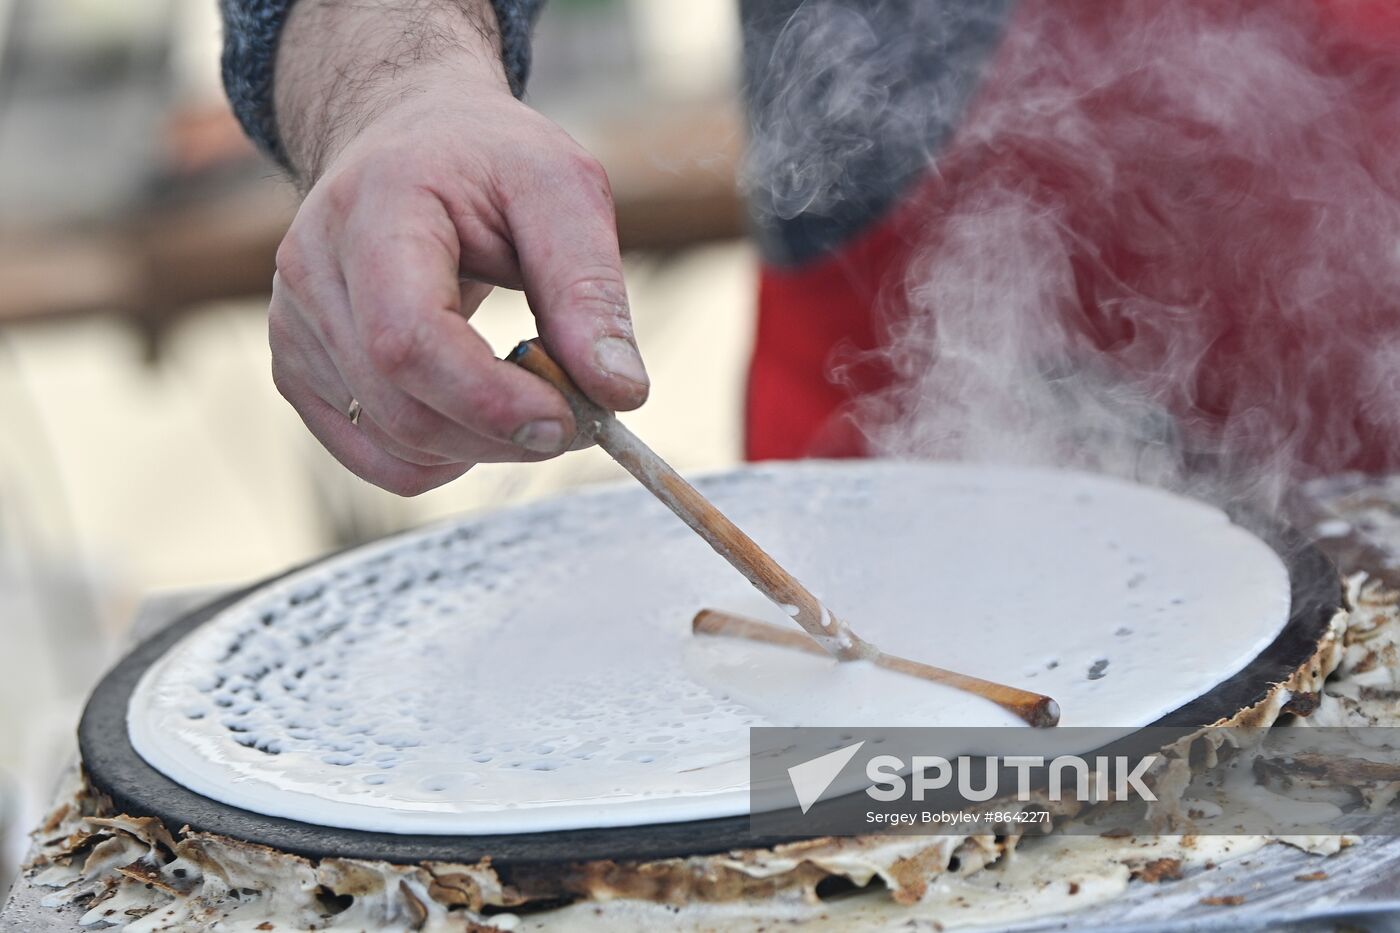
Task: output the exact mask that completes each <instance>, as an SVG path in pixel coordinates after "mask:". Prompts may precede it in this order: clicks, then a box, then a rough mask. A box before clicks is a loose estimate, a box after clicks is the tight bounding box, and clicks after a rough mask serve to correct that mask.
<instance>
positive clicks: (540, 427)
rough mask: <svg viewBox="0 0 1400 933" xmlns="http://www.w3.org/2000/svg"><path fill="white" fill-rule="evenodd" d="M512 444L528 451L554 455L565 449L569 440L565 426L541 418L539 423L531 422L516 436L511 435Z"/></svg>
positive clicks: (552, 420)
mask: <svg viewBox="0 0 1400 933" xmlns="http://www.w3.org/2000/svg"><path fill="white" fill-rule="evenodd" d="M510 440H511V443H513V444H515V445H516V446H518V447H524V448H525V449H526V450H533V451H536V452H538V453H542V454H552V453H554V452H555V451H557V450H561V449H562V448H563V447H564V442H565V440H567V438H565V437H564V426H563V425H562V424H560V423H559V422H558V421H555V420H554V419H552V418H541V419H540V420H539V421H531V422H529V423H528V424H522V425H521V426H520V428H519V429H518V430H516V432H515V433H514V434H512V435H511V438H510Z"/></svg>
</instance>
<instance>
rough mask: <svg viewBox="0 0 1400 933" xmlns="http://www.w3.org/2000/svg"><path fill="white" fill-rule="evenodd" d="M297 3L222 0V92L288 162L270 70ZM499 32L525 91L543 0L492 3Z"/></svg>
mask: <svg viewBox="0 0 1400 933" xmlns="http://www.w3.org/2000/svg"><path fill="white" fill-rule="evenodd" d="M294 2H296V0H219V8H220V9H221V10H222V12H223V16H224V55H223V74H224V89H225V90H226V91H227V92H228V99H229V102H230V103H232V104H233V112H234V113H235V114H237V115H238V120H239V122H241V123H242V124H243V129H244V130H246V131H247V133H248V135H249V136H251V137H252V138H253V141H254V142H256V143H257V144H258V146H259V147H261V148H262V149H263V150H264V151H265V152H267V153H268V154H269V155H271V156H272V157H273V158H275V159H276V160H277V161H278V162H281V163H282V164H283V165H286V163H287V154H286V151H285V150H284V149H283V148H282V141H281V140H280V139H278V138H277V120H276V117H275V116H274V114H273V112H272V67H273V63H274V61H275V60H276V58H277V37H278V36H279V35H280V34H281V32H282V24H283V22H285V21H286V19H287V11H288V10H290V9H291V6H292V4H293V3H294ZM491 6H492V7H494V8H495V10H496V22H497V24H498V25H499V27H500V31H501V53H502V59H503V63H504V65H505V70H506V79H507V80H508V81H509V82H510V89H511V92H512V93H514V94H515V96H516V97H519V96H520V95H521V94H523V93H524V92H525V81H526V79H527V78H528V77H529V75H530V30H531V29H532V28H533V27H534V25H535V18H536V17H538V16H539V13H540V9H541V8H542V7H543V6H544V0H491Z"/></svg>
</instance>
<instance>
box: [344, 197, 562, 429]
mask: <svg viewBox="0 0 1400 933" xmlns="http://www.w3.org/2000/svg"><path fill="white" fill-rule="evenodd" d="M387 189H388V186H385V187H383V188H380V189H379V193H377V194H370V195H369V196H367V197H366V198H365V199H364V200H362V201H361V202H360V203H359V204H358V205H357V207H356V209H355V210H354V211H353V212H352V214H351V217H350V218H349V220H348V222H347V224H346V227H345V229H344V230H343V232H342V233H341V235H340V237H339V238H338V239H339V248H338V250H337V253H338V259H339V261H340V264H341V269H342V273H343V275H344V278H345V284H346V289H347V292H348V295H349V298H350V305H351V313H352V316H353V317H354V320H355V326H356V330H357V333H358V335H359V342H360V345H361V346H362V347H363V350H364V353H365V355H366V357H367V359H368V362H369V364H370V366H371V367H373V369H374V371H375V372H376V373H377V374H378V375H379V376H380V377H382V378H384V379H387V380H389V381H391V382H393V383H394V384H395V385H397V386H399V387H400V388H402V389H403V390H404V391H405V392H407V393H408V394H410V395H412V396H413V397H415V398H417V399H419V400H420V401H422V402H423V403H424V404H425V405H427V406H428V407H430V408H432V409H434V410H436V411H438V412H440V413H441V414H442V415H444V416H445V417H447V418H448V419H449V420H451V421H453V422H455V423H457V424H460V425H462V426H463V427H464V428H465V429H467V430H470V431H472V432H475V433H478V434H480V435H483V436H485V437H489V438H493V439H496V440H501V441H507V442H511V443H515V444H517V445H519V446H522V447H526V448H527V449H530V450H535V451H545V452H557V451H560V450H563V449H564V447H565V446H566V445H567V443H568V441H569V439H570V438H572V437H573V434H574V423H573V415H572V413H571V412H570V410H569V407H568V404H567V403H566V402H565V401H564V399H563V397H562V396H561V395H559V393H558V392H556V391H555V390H554V389H553V388H551V387H550V386H549V385H548V384H547V383H545V382H544V381H543V380H541V379H538V378H537V377H535V376H532V375H530V374H529V373H526V372H523V371H522V370H520V369H519V368H518V367H515V366H512V365H510V364H509V363H506V362H504V361H502V360H499V359H497V358H496V355H495V353H494V352H492V350H491V347H490V346H489V345H488V344H487V343H486V341H485V340H483V339H482V337H481V336H480V335H479V334H478V333H477V332H476V331H475V330H473V329H472V327H471V325H470V324H469V323H468V322H467V320H466V319H465V318H464V317H463V316H462V315H461V314H460V313H459V312H460V310H461V289H460V283H459V281H458V268H459V266H460V257H459V250H460V246H459V245H458V241H457V233H456V230H455V228H454V226H453V224H452V222H451V219H450V218H449V216H448V214H447V210H446V208H445V207H444V205H443V204H442V202H441V201H440V200H438V198H437V197H436V196H434V195H433V194H432V193H431V192H428V191H425V190H423V189H422V188H417V187H412V188H409V189H408V190H406V191H405V190H395V191H393V193H392V194H390V193H389V191H388V190H387Z"/></svg>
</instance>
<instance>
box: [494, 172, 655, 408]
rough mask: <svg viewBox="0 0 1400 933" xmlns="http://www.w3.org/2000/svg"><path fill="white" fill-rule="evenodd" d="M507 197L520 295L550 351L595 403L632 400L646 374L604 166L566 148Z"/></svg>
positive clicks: (635, 402) (641, 395) (645, 386)
mask: <svg viewBox="0 0 1400 933" xmlns="http://www.w3.org/2000/svg"><path fill="white" fill-rule="evenodd" d="M507 203H508V206H507V208H506V222H507V224H508V225H509V226H510V232H511V237H512V239H513V241H514V243H515V249H516V253H517V255H518V256H519V258H520V272H521V277H522V279H523V280H524V284H525V295H526V297H527V298H528V299H529V302H530V308H531V310H532V311H533V312H534V314H535V319H536V322H537V325H538V327H539V332H540V338H541V339H542V340H543V341H544V345H545V347H546V348H547V349H548V350H549V353H550V355H551V356H553V357H554V359H555V360H557V361H558V362H559V365H560V366H562V367H564V370H565V371H566V372H568V374H569V376H570V377H571V378H572V379H573V380H574V382H575V383H576V384H577V385H578V387H579V388H580V389H582V390H583V392H584V394H586V395H587V396H588V397H589V398H591V399H592V400H593V401H595V402H597V403H598V404H599V405H602V406H603V407H605V408H608V409H611V410H613V411H630V410H631V409H634V408H636V407H638V406H639V405H641V404H642V403H643V402H644V401H646V397H647V392H648V390H649V389H650V385H651V382H650V380H649V379H648V377H647V372H646V367H645V366H644V365H643V364H642V357H641V354H640V353H639V352H638V351H637V344H636V340H635V338H634V336H633V333H632V315H631V311H630V309H629V307H628V303H627V288H626V285H625V284H624V283H623V278H622V258H621V256H620V254H619V252H618V247H617V222H616V219H615V216H614V213H613V202H612V191H611V190H610V188H609V186H608V179H607V175H606V174H604V172H603V169H602V167H601V166H600V165H598V163H597V162H596V161H594V160H593V159H591V158H589V157H587V156H584V155H577V156H571V157H569V158H567V159H565V160H562V161H561V162H560V163H556V164H554V165H553V166H552V167H551V168H549V169H547V170H544V171H540V172H536V173H533V175H532V177H531V178H530V179H529V182H528V190H525V191H521V192H518V193H517V194H516V196H515V197H512V198H510V199H509V200H508V202H507Z"/></svg>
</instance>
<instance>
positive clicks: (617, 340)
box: [593, 337, 651, 386]
mask: <svg viewBox="0 0 1400 933" xmlns="http://www.w3.org/2000/svg"><path fill="white" fill-rule="evenodd" d="M593 353H594V358H595V359H596V360H597V361H598V367H599V368H600V369H602V370H603V372H605V373H608V374H609V375H612V376H619V377H621V378H623V379H626V380H627V381H628V382H635V383H636V384H637V385H640V386H645V385H650V384H651V380H650V379H648V378H647V370H646V367H645V366H643V365H642V358H641V356H640V355H639V354H638V353H637V348H636V347H634V346H632V342H631V341H630V340H623V339H622V338H621V337H603V338H601V339H600V340H599V341H598V343H597V344H596V345H595V346H594V348H593Z"/></svg>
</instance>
